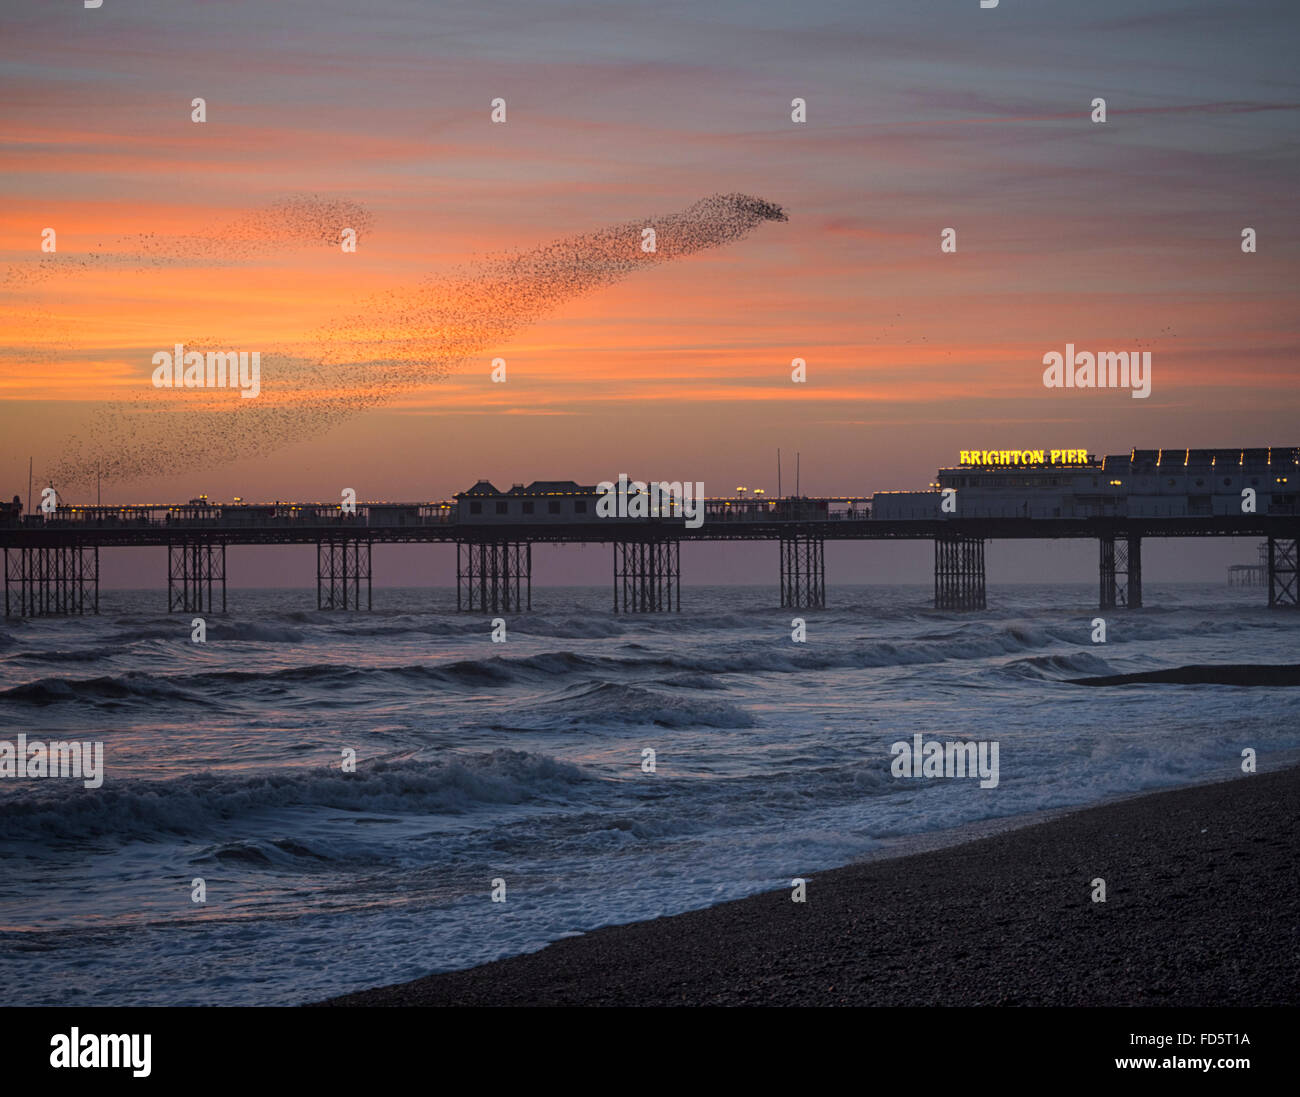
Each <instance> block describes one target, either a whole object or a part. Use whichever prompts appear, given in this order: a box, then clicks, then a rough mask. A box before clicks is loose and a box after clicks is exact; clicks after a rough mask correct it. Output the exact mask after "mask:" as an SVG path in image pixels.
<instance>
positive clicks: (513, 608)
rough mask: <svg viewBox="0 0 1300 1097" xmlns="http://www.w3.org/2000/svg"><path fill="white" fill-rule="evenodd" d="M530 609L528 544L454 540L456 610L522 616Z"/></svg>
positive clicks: (531, 552)
mask: <svg viewBox="0 0 1300 1097" xmlns="http://www.w3.org/2000/svg"><path fill="white" fill-rule="evenodd" d="M532 608H533V544H532V542H531V541H471V542H465V541H457V542H456V609H457V610H459V611H460V612H462V613H521V612H523V611H524V610H526V609H527V610H531V609H532Z"/></svg>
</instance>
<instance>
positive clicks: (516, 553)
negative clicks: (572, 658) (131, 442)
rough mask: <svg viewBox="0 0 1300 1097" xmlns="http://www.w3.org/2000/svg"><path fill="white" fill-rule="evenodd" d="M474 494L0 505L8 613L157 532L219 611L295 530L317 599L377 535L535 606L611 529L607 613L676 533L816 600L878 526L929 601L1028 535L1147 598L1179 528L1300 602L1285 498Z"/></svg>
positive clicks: (622, 608)
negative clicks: (985, 509) (751, 559)
mask: <svg viewBox="0 0 1300 1097" xmlns="http://www.w3.org/2000/svg"><path fill="white" fill-rule="evenodd" d="M575 486H576V485H575ZM553 494H555V495H557V496H560V495H565V494H566V493H561V492H556V493H553ZM567 495H580V493H574V492H569V493H567ZM466 498H468V496H463V497H458V499H457V500H456V501H446V502H440V503H411V504H392V503H383V504H380V503H370V504H367V503H362V502H358V503H356V504H355V509H354V510H352V511H351V512H348V513H344V512H343V510H342V505H341V504H332V505H331V504H320V503H276V504H274V505H272V504H266V505H264V506H246V505H243V504H235V505H219V504H210V503H208V502H207V501H206V500H204V501H190V502H188V503H179V504H152V505H139V506H76V505H67V506H59V507H57V508H56V509H55V510H54V511H52V512H51V513H49V514H44V513H39V512H38V513H37V514H29V515H23V514H21V513H16V512H15V511H14V510H12V509H11V510H10V511H8V512H7V513H4V514H0V546H2V547H3V551H4V576H5V614H6V616H18V617H36V616H46V615H76V614H93V613H98V612H99V564H100V554H101V553H102V552H104V551H109V550H116V549H127V548H138V547H143V546H149V545H152V546H165V547H166V549H167V556H168V567H167V607H168V610H169V611H170V612H179V613H217V612H225V611H226V608H227V604H228V602H227V590H226V557H227V552H228V550H229V549H231V548H232V547H235V548H241V549H242V548H245V547H249V548H252V547H256V546H261V545H296V544H301V545H315V546H316V589H317V607H318V608H319V609H323V610H325V609H328V610H367V609H370V608H371V602H372V598H371V593H372V577H373V574H374V570H373V566H372V559H373V552H374V549H375V546H382V545H389V544H410V543H445V544H455V545H456V552H457V569H456V575H455V579H456V590H457V608H458V609H459V610H460V611H462V612H467V613H484V614H500V613H524V612H527V611H528V610H529V609H530V608H531V596H532V561H533V549H534V547H535V546H538V545H557V546H561V545H565V544H607V545H610V546H611V550H612V567H611V572H610V575H611V580H612V593H613V598H612V608H613V610H614V612H616V613H666V612H675V611H677V610H680V608H681V602H682V590H681V581H682V576H683V562H682V548H683V546H689V545H690V544H692V543H696V542H704V541H711V542H733V541H771V542H773V543H774V544H775V546H776V547H777V549H778V553H777V556H778V560H777V564H778V568H777V575H776V578H777V580H778V583H779V589H780V603H781V605H782V606H784V607H788V608H792V609H819V608H823V607H824V606H825V605H826V565H825V544H826V542H827V541H872V540H884V541H899V540H909V541H930V542H932V543H933V545H934V606H935V608H936V609H941V610H980V609H983V608H985V607H986V605H987V594H986V586H985V558H986V557H985V548H986V543H987V542H988V541H996V540H1025V539H1032V540H1060V539H1072V540H1080V539H1082V540H1090V541H1093V542H1094V543H1096V544H1097V545H1098V548H1099V569H1098V571H1099V586H1100V595H1099V600H1098V604H1099V606H1100V607H1101V608H1103V609H1113V608H1127V609H1136V608H1139V607H1140V606H1142V604H1143V593H1142V582H1143V570H1142V544H1143V542H1144V541H1146V540H1148V539H1151V538H1170V537H1176V538H1182V537H1252V538H1259V539H1262V541H1263V545H1262V552H1263V555H1262V558H1261V564H1260V565H1259V567H1260V568H1261V571H1262V579H1263V585H1264V586H1265V587H1266V588H1267V592H1268V604H1269V605H1270V606H1279V607H1287V608H1292V609H1294V608H1298V607H1300V582H1298V581H1297V555H1298V554H1297V543H1298V542H1300V516H1297V515H1296V514H1295V513H1293V511H1294V508H1293V507H1290V506H1288V507H1285V508H1282V510H1283V512H1282V513H1271V512H1266V513H1259V514H1240V515H1237V514H1228V515H1225V514H1198V515H1189V516H1169V517H1126V516H1122V515H1101V516H1093V517H1067V518H1045V517H1034V516H1012V517H960V516H935V517H930V518H891V519H879V518H876V517H874V515H873V511H872V507H871V505H870V501H869V500H867V499H864V498H852V497H833V498H832V497H824V498H804V497H800V498H782V499H764V500H755V499H753V498H744V499H738V498H734V497H733V498H708V499H705V500H703V501H702V507H703V521H702V522H701V523H700V524H699V525H698V526H697V527H695V528H691V527H690V526H688V525H687V524H686V523H685V522H683V521H682V520H681V519H680V518H666V517H647V518H608V519H605V518H600V517H597V516H595V515H594V514H590V513H583V514H573V515H566V514H542V513H536V514H532V515H530V514H527V513H520V514H519V515H518V516H517V517H511V516H510V515H508V514H507V515H505V516H504V517H501V518H498V517H497V516H496V515H493V517H492V520H490V521H484V520H482V519H480V518H477V517H476V516H471V515H468V514H467V513H466V509H467V508H466V507H465V505H464V503H465V499H466ZM557 505H558V504H557ZM575 506H576V504H575ZM935 509H936V511H938V508H937V507H936V508H935ZM449 578H450V577H449Z"/></svg>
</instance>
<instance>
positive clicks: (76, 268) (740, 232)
mask: <svg viewBox="0 0 1300 1097" xmlns="http://www.w3.org/2000/svg"><path fill="white" fill-rule="evenodd" d="M785 220H787V218H786V214H785V212H784V211H783V210H782V209H781V207H780V206H778V205H775V204H774V203H771V202H767V201H764V200H762V199H760V198H754V197H751V196H748V195H744V194H715V195H713V196H711V197H709V198H705V199H703V200H701V201H699V202H696V203H694V204H693V205H691V206H688V207H687V208H685V209H683V210H681V211H679V212H677V213H674V214H670V215H668V216H665V217H653V218H650V219H648V220H645V221H628V222H624V223H621V224H615V225H610V226H607V227H605V228H601V229H597V230H595V231H593V232H584V233H578V234H575V235H571V236H566V237H562V238H560V239H557V240H554V241H552V242H550V243H548V244H543V245H541V246H538V247H535V248H532V249H529V250H525V251H521V252H519V253H517V254H512V255H508V256H505V257H501V258H495V259H485V260H483V261H482V262H480V263H478V264H476V265H474V266H473V267H471V268H469V269H464V270H459V271H455V272H452V273H450V274H447V275H444V276H441V277H435V278H431V279H429V280H427V281H425V282H424V283H423V284H420V285H418V286H415V287H412V288H411V289H409V290H402V291H393V292H390V293H387V294H384V295H382V296H380V297H378V298H375V299H372V300H370V301H366V302H364V303H363V304H360V305H354V306H352V311H351V312H350V313H349V314H344V315H340V317H339V318H338V319H337V320H335V321H333V322H331V323H330V324H328V325H327V326H325V327H324V328H323V329H322V330H320V331H318V332H315V333H313V335H312V336H310V337H309V338H307V339H304V340H299V341H297V342H293V343H284V344H281V345H277V346H272V347H269V348H267V347H262V348H250V349H260V350H261V378H262V380H261V394H260V395H259V396H258V397H257V398H256V399H240V398H238V396H237V394H234V393H231V392H229V391H226V392H221V391H195V392H188V391H187V392H186V393H184V394H183V396H181V398H180V399H178V398H177V397H178V396H179V395H180V394H176V393H174V392H173V391H170V390H167V389H154V388H153V387H152V386H142V391H141V393H140V395H139V396H138V398H135V399H132V400H127V401H121V402H115V403H111V404H106V405H101V406H99V407H98V408H97V410H96V411H95V412H94V413H93V414H92V417H91V422H90V424H89V426H88V427H87V428H86V429H85V430H84V431H82V432H81V433H78V434H76V435H74V436H73V437H71V438H69V439H67V440H66V442H65V443H64V444H63V445H62V446H61V451H60V452H61V457H60V459H59V460H58V462H57V463H56V465H55V467H54V468H53V469H52V470H51V473H52V477H51V478H52V480H53V482H54V483H55V484H57V485H59V486H60V487H61V488H67V487H70V486H74V485H85V484H89V483H93V482H94V480H95V478H96V476H97V475H99V474H102V475H103V476H104V477H105V478H106V479H111V480H115V481H122V480H131V479H136V478H139V477H147V476H160V475H167V474H171V473H175V472H178V471H187V470H191V469H194V468H203V467H211V466H213V465H215V464H217V463H221V462H230V461H234V460H238V459H241V458H247V457H264V456H266V455H268V454H270V453H272V452H274V451H276V450H278V449H281V448H283V447H284V446H287V445H290V444H292V443H294V442H298V441H303V440H305V439H309V438H312V437H316V436H319V435H320V434H321V433H323V432H324V431H326V430H328V429H330V428H332V427H334V426H336V425H337V424H338V423H340V422H342V421H343V420H345V419H347V418H349V417H351V416H353V415H356V414H358V413H359V412H363V411H366V410H367V409H370V408H374V407H376V406H379V405H382V404H384V403H386V402H388V401H390V400H392V399H394V398H395V397H397V396H399V395H401V394H403V393H407V392H410V391H413V390H418V389H421V388H424V387H426V386H428V385H429V384H430V383H431V382H434V381H437V380H438V379H439V378H442V377H445V376H447V375H448V373H450V372H451V371H453V370H454V369H456V368H457V367H458V366H460V365H462V364H463V363H465V362H466V361H468V360H469V359H471V358H474V357H475V356H481V355H483V354H484V353H485V352H488V351H491V350H493V349H494V348H496V347H498V346H499V345H501V344H502V343H503V342H504V341H506V340H507V339H508V338H510V337H511V336H512V335H513V334H515V333H516V332H518V331H519V330H520V329H521V328H523V327H525V326H527V325H529V324H532V323H534V322H535V321H537V320H538V319H539V318H541V317H542V316H544V315H545V314H546V313H548V312H550V311H551V310H553V309H555V308H556V307H558V306H559V305H561V304H563V303H565V302H567V301H569V300H571V299H573V298H575V297H578V296H580V295H583V294H586V293H589V292H591V291H593V290H595V289H598V288H600V287H603V286H608V285H610V284H612V283H614V282H617V281H619V280H621V279H623V278H626V277H627V276H628V275H630V274H632V273H634V272H636V271H637V270H640V269H643V268H645V267H649V266H659V265H662V264H664V263H668V262H671V261H673V260H675V259H679V258H682V257H684V256H688V255H692V254H695V253H697V252H700V251H703V250H706V249H710V248H716V247H722V246H725V245H727V244H730V243H733V242H735V241H737V240H739V239H741V238H742V237H744V236H746V235H747V234H749V233H750V232H752V231H753V230H754V229H755V228H757V227H758V226H759V225H761V224H763V223H764V222H766V221H785ZM342 227H351V228H354V229H356V230H357V238H358V240H360V239H361V238H362V236H363V234H364V233H365V232H366V231H368V230H369V229H370V227H371V221H370V217H369V215H368V213H367V212H366V211H365V210H364V209H362V208H361V207H359V206H357V205H356V204H355V203H352V202H340V201H323V200H321V199H318V198H314V197H304V198H294V199H290V200H286V201H283V202H279V203H276V204H275V205H274V206H271V207H270V208H268V209H265V210H259V211H257V212H255V213H253V214H250V215H247V216H245V217H242V218H240V219H238V220H236V221H234V222H231V223H229V224H227V225H224V226H221V227H220V228H219V229H218V230H217V231H215V232H213V233H212V234H211V235H196V236H171V237H168V236H160V235H153V234H149V235H140V236H133V237H126V238H123V239H122V240H121V241H119V242H118V243H117V245H116V246H115V248H114V249H113V250H112V251H111V252H92V253H90V254H87V255H81V256H64V255H63V254H56V255H51V256H42V257H41V259H39V260H36V261H34V263H32V264H29V265H27V266H25V267H23V268H21V269H20V271H19V273H17V274H15V272H14V270H13V269H12V268H11V270H10V272H9V275H8V278H7V281H9V282H15V281H16V282H19V283H22V282H24V281H27V282H31V281H35V280H39V279H43V278H49V277H53V276H56V275H61V274H62V275H75V274H77V273H79V272H81V271H84V270H87V269H93V268H96V267H98V268H100V269H103V268H104V267H107V266H110V265H111V266H112V268H113V269H115V270H118V269H122V270H132V269H147V268H148V267H151V266H164V265H172V264H180V263H213V262H239V261H244V260H249V259H254V258H257V257H258V256H259V255H263V254H267V253H270V252H273V251H275V252H281V251H283V250H284V249H286V247H291V246H299V245H315V244H323V245H328V246H331V247H338V246H339V241H340V230H341V228H342ZM646 229H653V230H654V233H653V241H654V243H653V249H652V250H651V249H649V248H647V247H646V246H645V241H646V240H647V239H648V238H649V235H650V234H648V233H646V232H645V230H646ZM173 341H174V340H173V338H171V337H170V334H169V336H168V337H167V338H164V339H162V340H161V341H160V346H161V347H165V348H168V349H169V348H170V346H171V344H172V342H173ZM185 346H186V349H187V350H208V349H210V350H232V349H239V348H238V347H237V346H232V345H231V343H230V342H229V341H228V340H221V339H218V338H210V337H205V338H202V339H199V338H194V339H190V340H188V341H186V343H185ZM232 395H234V396H235V398H234V399H230V397H231V396H232Z"/></svg>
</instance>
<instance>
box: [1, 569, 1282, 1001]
mask: <svg viewBox="0 0 1300 1097" xmlns="http://www.w3.org/2000/svg"><path fill="white" fill-rule="evenodd" d="M313 594H314V592H313V591H310V590H238V591H235V590H232V591H231V594H230V605H231V610H232V611H231V612H230V613H229V614H228V615H225V616H223V615H207V616H206V617H205V623H206V638H205V641H204V642H203V643H196V642H194V640H193V639H192V636H193V629H192V617H193V616H194V615H191V614H175V615H170V616H169V615H168V614H167V613H166V612H164V610H165V594H163V593H160V592H158V591H156V590H154V591H105V592H103V594H102V595H101V612H100V615H99V616H95V617H92V616H86V617H75V618H43V619H33V620H19V619H5V620H3V621H0V740H8V741H10V742H16V737H17V735H18V734H20V733H21V734H25V735H26V736H27V738H28V740H29V742H30V741H34V740H40V741H51V740H78V741H94V742H101V743H102V744H103V751H104V777H103V783H102V785H100V787H98V788H86V787H84V784H83V782H82V781H80V780H76V779H73V778H20V777H8V778H3V777H0V988H2V993H3V999H4V1001H5V1003H6V1004H10V1005H67V1004H78V1005H80V1004H87V1005H164V1006H171V1005H259V1004H293V1003H303V1002H310V1001H317V1000H320V999H323V998H326V997H329V996H332V995H337V994H341V993H345V992H348V991H353V990H359V989H362V988H366V987H372V986H379V985H384V984H390V983H395V982H399V981H402V980H407V979H412V978H415V977H417V976H421V975H425V974H428V973H431V972H440V971H449V970H454V969H458V968H465V967H470V966H473V965H476V964H482V963H484V962H487V961H490V960H494V959H497V958H500V957H505V956H511V955H516V954H520V953H525V952H529V951H532V950H536V949H539V948H542V947H544V946H545V945H547V944H548V943H550V942H552V941H555V940H557V939H560V938H564V937H568V936H572V935H575V934H581V933H583V932H586V931H589V930H592V929H595V928H597V927H599V926H606V925H611V924H618V923H625V922H631V921H638V920H641V919H647V918H654V917H657V916H660V915H667V914H673V913H677V912H680V911H686V910H691V909H696V908H701V907H706V906H710V905H712V904H715V903H719V902H722V901H725V900H728V899H733V898H737V897H740V896H744V895H749V894H753V893H756V892H760V891H765V890H771V889H777V888H791V887H792V886H793V885H792V881H793V880H795V879H804V880H806V881H807V884H806V887H807V889H808V895H809V901H815V895H816V885H817V873H818V872H820V871H824V870H826V869H830V868H833V867H836V866H840V865H844V864H847V863H850V862H854V861H861V860H865V859H869V858H872V857H881V856H894V855H898V854H902V853H907V852H911V851H914V850H917V849H922V848H930V847H933V846H936V845H946V844H953V843H956V842H960V841H962V840H964V839H967V838H969V837H971V836H974V835H979V834H984V833H988V832H990V831H991V830H995V829H1005V828H1008V827H1013V826H1019V825H1023V824H1025V823H1027V822H1032V821H1035V820H1038V819H1042V818H1045V817H1050V816H1051V815H1052V814H1053V813H1056V814H1059V813H1060V812H1063V811H1065V810H1068V809H1071V808H1076V807H1080V806H1083V805H1091V804H1097V803H1101V802H1104V801H1109V800H1114V799H1117V798H1122V797H1125V796H1131V795H1135V794H1138V793H1141V792H1143V791H1145V790H1153V789H1161V788H1171V787H1175V786H1181V785H1191V784H1198V783H1204V782H1207V781H1214V780H1226V779H1229V778H1232V777H1239V776H1241V775H1242V766H1243V751H1246V750H1250V751H1254V752H1255V756H1256V758H1257V765H1258V768H1259V769H1260V770H1267V769H1270V768H1278V767H1280V766H1282V765H1285V764H1290V763H1291V762H1294V761H1295V760H1296V759H1297V758H1300V689H1287V688H1249V689H1247V688H1241V687H1231V686H1221V685H1169V684H1143V685H1125V686H1113V687H1101V688H1095V687H1088V686H1082V685H1077V684H1072V683H1071V681H1070V680H1071V679H1077V678H1080V677H1085V676H1096V675H1110V674H1121V673H1126V672H1131V671H1143V670H1154V669H1157V668H1167V667H1178V666H1186V665H1192V664H1204V663H1234V664H1242V663H1282V662H1294V661H1296V659H1295V655H1296V652H1297V649H1298V647H1300V645H1298V644H1297V640H1300V614H1296V613H1293V612H1288V611H1278V610H1271V611H1270V610H1269V609H1268V608H1267V607H1266V606H1265V605H1264V602H1265V596H1264V593H1263V592H1262V591H1261V590H1259V589H1258V588H1255V589H1251V588H1229V587H1226V586H1223V585H1218V584H1200V585H1197V584H1188V585H1179V584H1159V583H1148V584H1147V585H1146V589H1145V599H1146V602H1147V606H1146V608H1144V609H1141V610H1135V611H1124V610H1114V611H1108V612H1106V613H1105V614H1102V613H1101V612H1099V611H1098V610H1097V609H1096V586H1095V584H1089V585H1081V586H1077V587H1071V586H1061V585H1050V586H1035V585H1006V586H991V587H990V590H989V606H990V608H989V609H988V610H987V611H982V612H977V613H945V612H937V611H935V610H933V609H932V608H930V604H931V598H932V590H931V589H930V588H929V587H921V586H914V587H907V586H859V587H848V586H844V587H834V586H833V587H831V588H830V589H829V591H828V602H829V608H827V609H825V610H808V611H795V610H789V609H782V608H781V607H780V606H779V604H778V599H777V596H776V592H775V590H774V589H773V588H772V587H771V586H766V587H757V586H756V587H739V586H728V587H722V586H718V587H688V588H686V590H685V591H684V593H683V599H682V602H683V609H682V611H681V612H680V613H675V614H663V615H639V616H638V615H632V616H614V615H613V614H612V613H611V612H610V605H609V597H610V596H609V591H608V589H607V588H605V587H599V588H597V587H592V588H562V587H538V588H534V590H533V609H532V612H531V613H528V614H518V615H516V614H505V615H502V620H501V625H503V626H504V633H503V632H502V628H501V627H498V628H497V629H496V630H495V631H496V633H497V640H495V641H494V639H493V633H494V628H493V623H492V621H491V620H490V619H489V618H486V617H481V616H469V615H464V614H457V613H455V612H454V610H455V597H454V591H452V590H446V589H437V588H433V589H419V590H404V589H378V590H376V591H375V609H374V611H373V612H363V613H358V612H341V611H340V612H321V611H318V610H316V609H315V608H314V602H315V599H314V597H313ZM1098 617H1103V618H1104V620H1105V622H1106V637H1105V642H1104V643H1102V642H1094V636H1095V635H1097V629H1096V625H1095V619H1097V618H1098ZM795 618H800V619H802V621H803V622H804V631H805V638H804V640H803V642H796V640H795V639H794V637H795V636H796V635H797V633H798V626H797V624H796V623H795ZM917 734H920V735H922V736H923V737H924V738H925V741H930V740H932V739H939V740H944V741H947V740H959V741H980V742H986V743H991V742H995V743H997V744H998V758H999V779H998V783H997V785H996V787H981V782H980V781H979V780H978V779H972V778H962V777H954V778H943V777H928V778H927V777H898V776H894V773H893V771H892V762H893V760H894V755H893V754H892V753H891V746H892V745H893V744H895V743H897V742H900V741H909V742H910V741H911V740H912V737H913V736H914V735H917ZM1086 883H1087V882H1086V881H1082V882H1081V885H1080V886H1081V887H1084V886H1085V885H1086Z"/></svg>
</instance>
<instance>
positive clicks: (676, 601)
mask: <svg viewBox="0 0 1300 1097" xmlns="http://www.w3.org/2000/svg"><path fill="white" fill-rule="evenodd" d="M681 577H682V546H681V542H680V541H615V542H614V612H615V613H620V612H621V613H677V612H680V611H681V608H682V586H681Z"/></svg>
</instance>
